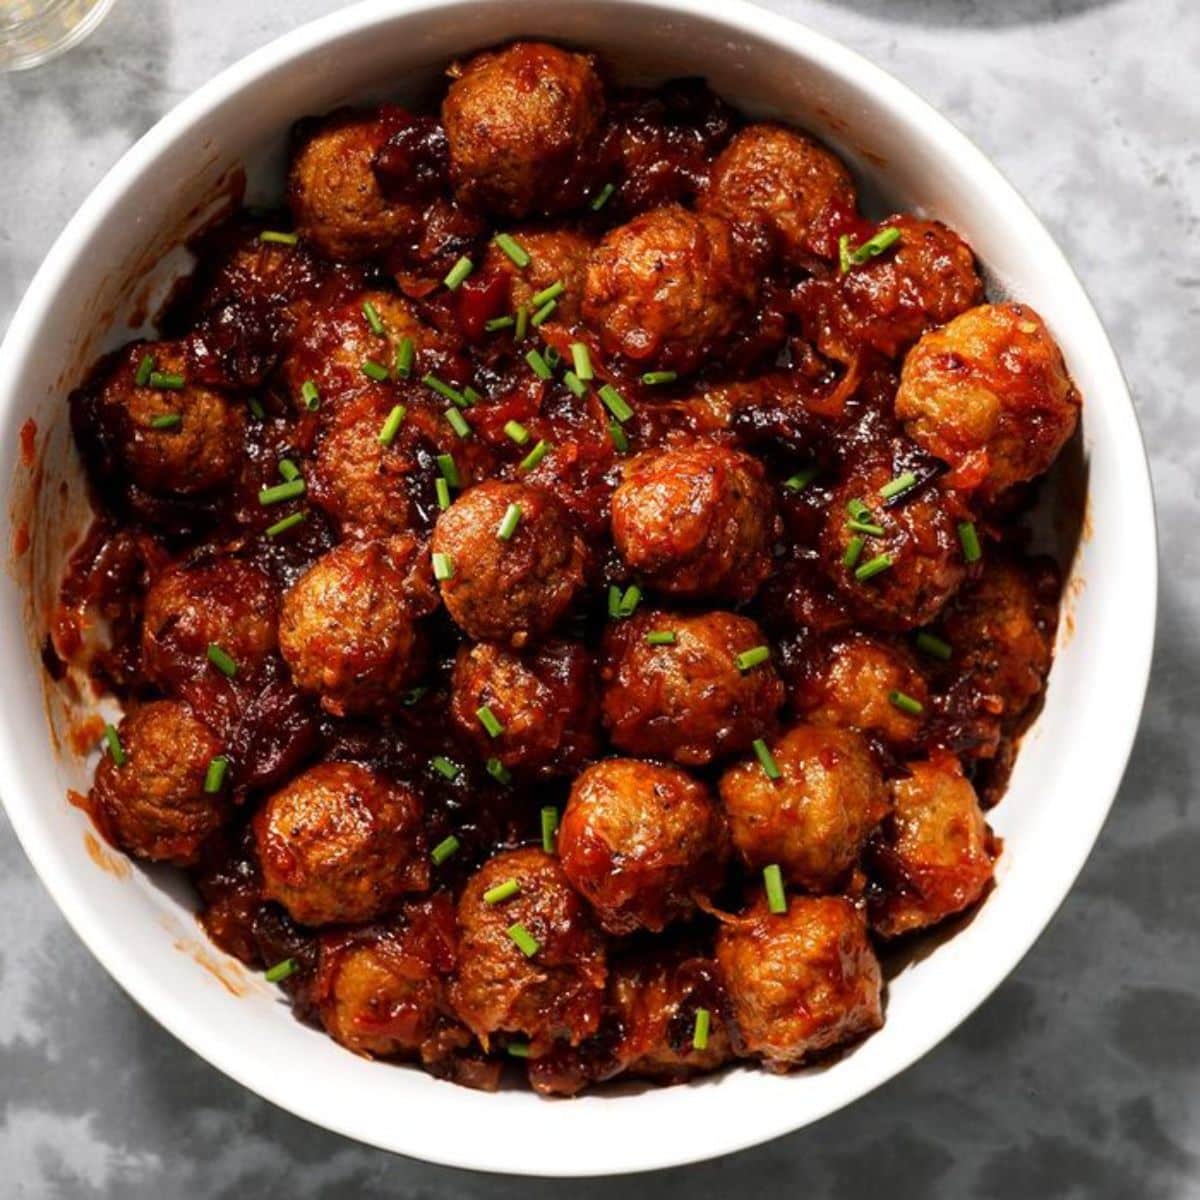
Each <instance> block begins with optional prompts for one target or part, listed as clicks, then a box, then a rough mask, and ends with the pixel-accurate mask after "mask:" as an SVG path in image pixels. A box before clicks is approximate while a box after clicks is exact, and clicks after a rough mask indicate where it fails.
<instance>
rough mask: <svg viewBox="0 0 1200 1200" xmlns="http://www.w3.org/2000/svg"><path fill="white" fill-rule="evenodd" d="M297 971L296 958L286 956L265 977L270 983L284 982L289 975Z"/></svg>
mask: <svg viewBox="0 0 1200 1200" xmlns="http://www.w3.org/2000/svg"><path fill="white" fill-rule="evenodd" d="M295 973H296V960H295V959H294V958H285V959H284V960H283V962H277V963H276V964H275V965H274V966H273V967H271V968H270V969H269V970H268V971H267V972H266V973H265V974H264V975H263V978H264V979H265V980H266V981H267V982H268V983H282V982H283V981H284V980H285V979H286V978H287V977H288V976H289V975H294V974H295Z"/></svg>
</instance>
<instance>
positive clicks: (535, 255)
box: [483, 229, 592, 325]
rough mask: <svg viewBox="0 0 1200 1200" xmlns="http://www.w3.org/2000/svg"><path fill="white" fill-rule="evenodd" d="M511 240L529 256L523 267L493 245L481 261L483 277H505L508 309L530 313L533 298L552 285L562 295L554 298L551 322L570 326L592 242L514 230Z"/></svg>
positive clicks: (568, 232)
mask: <svg viewBox="0 0 1200 1200" xmlns="http://www.w3.org/2000/svg"><path fill="white" fill-rule="evenodd" d="M513 236H514V237H515V238H516V239H517V241H518V242H519V243H520V245H521V247H522V248H523V249H524V250H525V252H526V253H527V254H528V255H529V258H530V263H529V265H528V266H527V267H518V266H517V265H516V263H514V262H513V261H512V259H511V258H509V257H508V255H507V254H505V253H504V251H503V250H501V249H500V247H499V246H497V245H496V244H495V243H494V242H493V243H492V244H491V245H490V246H488V252H487V256H486V257H485V258H484V260H483V269H484V271H485V272H486V273H491V274H503V275H507V276H508V277H509V280H510V297H511V300H512V305H511V307H512V308H513V309H514V310H516V309H517V308H519V307H520V306H521V305H525V306H526V307H527V308H529V309H530V311H532V307H531V301H532V299H533V296H534V295H535V294H536V293H538V292H540V291H542V290H543V289H544V288H548V287H552V286H553V285H554V284H556V283H561V284H562V285H563V288H564V291H563V292H562V294H561V295H560V296H559V297H558V307H557V308H555V310H554V320H555V321H562V322H563V323H564V324H567V325H573V324H575V322H576V321H577V320H578V319H579V306H580V304H581V302H582V300H583V286H584V280H585V278H586V276H587V264H588V255H589V254H590V253H591V251H592V242H591V240H590V239H589V238H587V237H585V236H584V235H583V234H582V233H577V232H576V231H575V230H572V229H518V230H514V231H513Z"/></svg>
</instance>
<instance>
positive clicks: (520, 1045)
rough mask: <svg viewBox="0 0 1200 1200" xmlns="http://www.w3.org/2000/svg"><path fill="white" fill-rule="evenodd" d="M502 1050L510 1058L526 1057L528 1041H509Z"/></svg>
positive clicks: (527, 1054)
mask: <svg viewBox="0 0 1200 1200" xmlns="http://www.w3.org/2000/svg"><path fill="white" fill-rule="evenodd" d="M504 1052H505V1053H506V1054H507V1055H508V1056H509V1057H510V1058H528V1057H529V1043H528V1042H509V1043H508V1045H507V1046H505V1047H504Z"/></svg>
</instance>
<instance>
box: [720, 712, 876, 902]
mask: <svg viewBox="0 0 1200 1200" xmlns="http://www.w3.org/2000/svg"><path fill="white" fill-rule="evenodd" d="M770 749H771V753H772V754H773V755H774V758H775V762H776V764H777V766H778V767H779V771H780V778H778V779H771V778H769V777H768V775H767V773H766V771H764V770H763V768H762V765H761V764H760V763H759V762H758V761H757V759H749V760H747V761H745V762H740V763H737V764H736V765H734V766H732V767H730V768H729V769H728V770H727V771H726V772H725V774H724V775H722V776H721V781H720V792H721V800H722V801H723V802H724V805H725V811H726V813H727V814H728V817H729V828H730V832H731V834H732V836H733V844H734V846H735V847H736V848H737V850H738V853H739V854H740V855H741V856H742V859H743V861H744V862H745V863H746V864H747V866H749V867H751V868H754V869H757V868H760V867H765V866H768V865H770V864H771V863H777V864H778V865H779V867H780V870H781V871H782V872H783V875H784V877H785V878H786V879H787V880H789V881H790V882H792V883H795V884H799V885H800V886H801V887H804V888H807V889H808V890H809V891H812V892H823V891H828V890H829V889H830V888H832V887H833V886H834V885H835V884H836V883H837V882H838V880H839V879H840V878H841V877H842V876H843V875H844V874H845V873H846V871H847V870H848V869H849V868H850V867H851V866H853V864H854V863H855V861H856V860H857V859H858V856H859V853H860V851H861V850H862V847H863V844H864V843H865V842H866V840H867V837H868V835H869V834H870V833H871V831H872V830H873V829H874V828H875V826H876V825H878V824H879V822H880V821H881V820H882V819H883V818H884V816H885V815H886V813H887V811H888V798H887V789H886V788H885V786H884V783H883V780H882V778H881V777H880V774H879V771H878V769H877V768H876V766H875V764H874V762H873V761H872V759H871V755H870V752H869V751H868V749H867V745H866V743H865V742H864V741H863V738H862V736H861V735H860V734H857V733H855V732H854V731H852V730H849V729H831V728H828V727H822V726H817V725H797V726H796V727H795V728H794V729H792V730H790V731H789V732H788V733H787V734H785V735H784V736H783V737H782V738H780V739H779V740H778V741H776V742H774V743H773V744H771V746H770Z"/></svg>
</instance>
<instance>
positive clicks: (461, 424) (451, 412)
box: [445, 408, 471, 438]
mask: <svg viewBox="0 0 1200 1200" xmlns="http://www.w3.org/2000/svg"><path fill="white" fill-rule="evenodd" d="M445 415H446V420H447V421H449V422H450V428H451V429H453V430H454V432H455V433H457V434H458V436H459V437H460V438H469V437H470V436H471V427H470V425H468V424H467V418H466V417H464V416H463V415H462V413H460V412H459V411H458V409H457V408H448V409H446V414H445Z"/></svg>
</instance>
